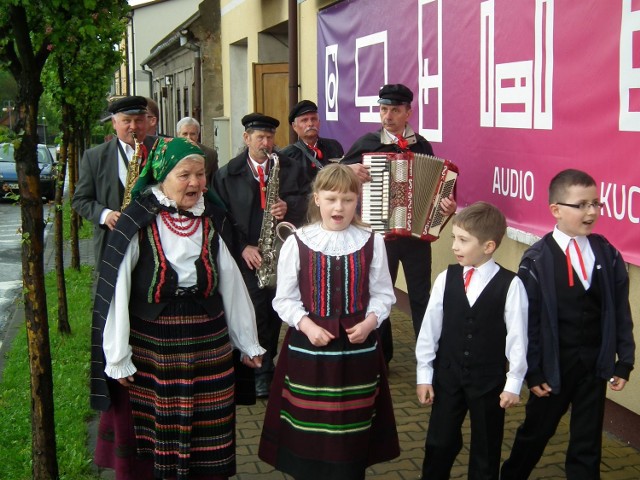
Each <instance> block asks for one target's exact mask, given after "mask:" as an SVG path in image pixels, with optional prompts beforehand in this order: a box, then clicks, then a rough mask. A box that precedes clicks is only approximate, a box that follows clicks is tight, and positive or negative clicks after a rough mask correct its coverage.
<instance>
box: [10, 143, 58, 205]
mask: <svg viewBox="0 0 640 480" xmlns="http://www.w3.org/2000/svg"><path fill="white" fill-rule="evenodd" d="M38 165H39V166H40V193H41V194H42V196H43V197H44V198H46V199H47V200H53V198H54V197H55V195H56V178H55V168H54V167H55V161H54V159H53V156H52V155H51V152H50V151H49V148H47V146H46V145H42V144H40V145H38ZM0 189H1V190H0V198H6V197H8V196H9V195H11V193H16V194H17V193H18V174H17V173H16V160H15V157H14V156H13V145H12V144H11V143H0Z"/></svg>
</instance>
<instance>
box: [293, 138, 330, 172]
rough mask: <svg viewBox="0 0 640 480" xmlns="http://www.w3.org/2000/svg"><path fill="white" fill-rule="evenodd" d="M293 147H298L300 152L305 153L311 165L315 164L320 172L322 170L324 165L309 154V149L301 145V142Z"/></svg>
mask: <svg viewBox="0 0 640 480" xmlns="http://www.w3.org/2000/svg"><path fill="white" fill-rule="evenodd" d="M293 146H294V147H296V148H297V149H298V150H300V151H301V152H302V153H304V154H305V156H306V157H307V158H308V159H309V160H310V161H311V163H313V164H314V165H315V166H316V168H317V169H318V170H322V168H323V167H324V165H322V164H321V163H320V162H319V161H318V159H317V158H316V157H314V156H313V155H311V154H310V153H309V149H308V148H307V147H303V146H302V145H300V143H299V142H296V143H294V144H293Z"/></svg>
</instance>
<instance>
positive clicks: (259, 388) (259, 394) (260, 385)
mask: <svg viewBox="0 0 640 480" xmlns="http://www.w3.org/2000/svg"><path fill="white" fill-rule="evenodd" d="M270 380H271V379H270V378H269V375H264V374H263V375H257V376H256V398H269V390H271V381H270Z"/></svg>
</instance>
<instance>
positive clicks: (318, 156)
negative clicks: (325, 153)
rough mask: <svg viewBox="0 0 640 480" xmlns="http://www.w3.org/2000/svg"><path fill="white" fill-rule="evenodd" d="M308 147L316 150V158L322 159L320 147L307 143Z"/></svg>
mask: <svg viewBox="0 0 640 480" xmlns="http://www.w3.org/2000/svg"><path fill="white" fill-rule="evenodd" d="M307 147H309V148H310V149H311V150H313V151H314V152H316V158H317V159H319V160H322V152H321V151H320V149H319V148H318V147H315V146H311V145H307Z"/></svg>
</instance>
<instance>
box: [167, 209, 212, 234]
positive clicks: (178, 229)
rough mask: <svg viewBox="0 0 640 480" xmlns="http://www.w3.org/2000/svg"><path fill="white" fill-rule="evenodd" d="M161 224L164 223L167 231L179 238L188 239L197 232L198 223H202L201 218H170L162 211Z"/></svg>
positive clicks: (168, 214)
mask: <svg viewBox="0 0 640 480" xmlns="http://www.w3.org/2000/svg"><path fill="white" fill-rule="evenodd" d="M160 217H161V218H162V223H164V224H165V225H166V226H167V228H168V229H169V230H171V231H172V232H173V233H175V234H176V235H179V236H181V237H190V236H191V235H193V234H194V233H196V231H197V230H198V227H199V226H200V223H202V218H201V217H196V218H192V217H183V216H178V217H172V216H171V214H170V213H169V212H165V211H164V210H163V211H162V212H160Z"/></svg>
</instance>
